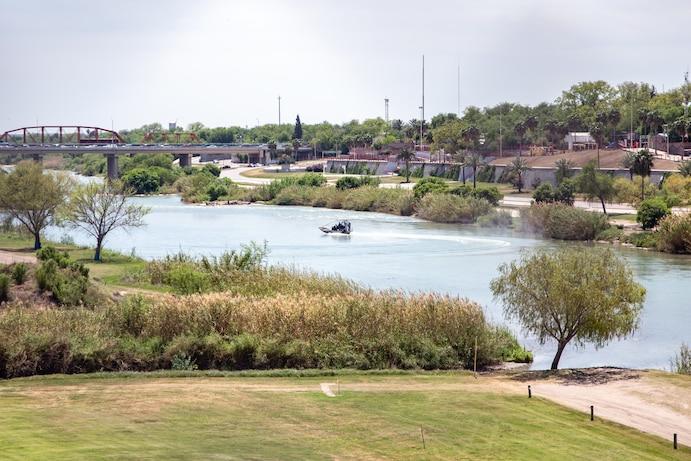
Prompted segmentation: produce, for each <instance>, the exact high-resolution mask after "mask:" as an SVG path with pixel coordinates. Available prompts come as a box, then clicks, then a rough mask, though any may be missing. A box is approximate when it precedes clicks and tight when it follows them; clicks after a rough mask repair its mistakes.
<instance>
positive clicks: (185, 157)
mask: <svg viewBox="0 0 691 461" xmlns="http://www.w3.org/2000/svg"><path fill="white" fill-rule="evenodd" d="M178 158H179V159H180V167H182V168H185V167H187V166H192V154H180V155H179V156H178Z"/></svg>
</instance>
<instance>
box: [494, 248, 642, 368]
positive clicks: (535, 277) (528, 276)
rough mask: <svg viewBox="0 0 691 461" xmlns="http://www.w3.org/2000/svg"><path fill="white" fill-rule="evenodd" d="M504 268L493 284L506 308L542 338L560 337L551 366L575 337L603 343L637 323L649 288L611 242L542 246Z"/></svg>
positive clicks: (578, 340)
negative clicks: (550, 248) (602, 245)
mask: <svg viewBox="0 0 691 461" xmlns="http://www.w3.org/2000/svg"><path fill="white" fill-rule="evenodd" d="M499 273H500V275H499V277H497V278H495V279H494V280H492V282H491V285H490V287H491V290H492V294H493V295H494V297H495V299H498V300H500V301H501V302H502V304H503V305H504V314H505V315H506V316H507V317H509V318H511V319H515V320H517V321H518V322H519V323H520V324H521V326H522V327H523V329H524V330H525V331H527V332H528V333H531V334H533V335H535V336H537V339H538V341H539V342H540V344H544V343H545V342H547V341H548V340H550V339H553V340H554V341H556V343H557V351H556V354H555V356H554V360H552V366H551V369H552V370H556V369H557V368H558V367H559V361H560V359H561V356H562V353H563V352H564V349H565V347H566V345H567V344H569V343H570V342H571V341H574V342H575V343H576V345H578V346H583V345H585V344H586V343H593V344H595V347H596V348H599V347H602V346H604V345H605V344H607V343H608V342H609V341H610V340H612V339H614V338H625V337H626V336H628V335H630V334H632V333H633V332H634V331H635V330H636V328H637V327H638V321H639V317H640V312H641V310H642V308H643V301H644V300H645V288H643V287H642V286H641V285H639V284H638V283H636V282H635V281H634V278H633V275H632V274H631V270H630V269H629V268H628V267H627V266H626V264H625V263H624V262H623V261H622V260H621V259H620V258H619V257H617V256H616V254H615V253H614V252H613V251H612V250H611V249H609V248H606V249H602V248H587V247H579V248H562V249H559V250H556V251H553V252H549V251H547V250H537V251H535V252H533V253H524V254H523V255H522V257H521V259H520V261H519V262H516V261H513V262H511V263H510V264H502V265H501V266H500V267H499Z"/></svg>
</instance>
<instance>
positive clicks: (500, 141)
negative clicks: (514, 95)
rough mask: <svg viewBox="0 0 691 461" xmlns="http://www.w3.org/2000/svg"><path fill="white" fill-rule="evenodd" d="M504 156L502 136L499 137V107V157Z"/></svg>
mask: <svg viewBox="0 0 691 461" xmlns="http://www.w3.org/2000/svg"><path fill="white" fill-rule="evenodd" d="M503 156H504V151H503V146H502V138H501V109H500V110H499V157H503Z"/></svg>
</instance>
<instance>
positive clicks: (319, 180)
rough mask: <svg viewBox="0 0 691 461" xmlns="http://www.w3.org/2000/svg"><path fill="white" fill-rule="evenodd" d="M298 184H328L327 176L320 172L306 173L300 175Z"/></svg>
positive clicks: (316, 185)
mask: <svg viewBox="0 0 691 461" xmlns="http://www.w3.org/2000/svg"><path fill="white" fill-rule="evenodd" d="M297 184H298V185H300V186H308V187H320V186H323V185H324V184H326V178H325V177H324V175H323V174H319V173H305V174H303V175H302V176H300V177H298V179H297Z"/></svg>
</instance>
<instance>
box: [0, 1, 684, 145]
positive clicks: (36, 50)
mask: <svg viewBox="0 0 691 461" xmlns="http://www.w3.org/2000/svg"><path fill="white" fill-rule="evenodd" d="M0 11H1V13H0V14H1V17H2V22H1V25H0V56H1V58H0V62H1V63H2V64H1V65H0V84H1V87H2V90H3V91H2V100H1V102H0V108H1V109H0V132H2V131H5V130H7V129H12V128H17V127H20V126H26V125H34V124H35V123H36V122H37V121H38V122H39V124H64V125H68V124H83V125H98V126H103V127H110V126H111V123H113V124H114V127H115V128H116V129H123V128H131V127H137V126H140V125H142V124H144V123H151V122H161V123H164V124H165V123H168V122H171V121H176V120H177V122H178V123H179V124H183V125H186V124H188V123H190V122H194V121H201V122H202V123H204V124H205V125H207V126H218V125H231V124H232V125H242V126H245V125H248V126H250V127H251V126H254V125H256V124H257V123H260V124H263V123H275V122H276V121H277V119H278V110H277V96H278V95H279V94H280V95H281V97H282V119H283V121H284V122H288V121H289V122H292V121H293V120H294V119H295V115H296V114H300V118H301V119H302V120H303V122H305V123H315V122H319V121H322V120H329V121H332V122H344V121H347V120H351V119H364V118H370V117H377V116H381V117H383V116H384V98H385V97H388V98H389V99H390V117H391V118H401V119H403V120H408V119H411V118H416V117H419V113H420V111H419V109H418V107H419V106H420V103H421V69H420V68H421V60H422V55H423V54H424V55H425V82H426V91H425V113H426V118H427V119H429V118H431V115H434V114H436V113H439V112H456V110H457V66H458V65H459V64H460V66H461V106H462V107H465V106H468V105H477V106H485V105H492V104H496V103H498V102H502V101H512V102H520V103H528V104H534V103H538V102H541V101H553V100H554V99H555V98H556V97H558V96H559V95H560V92H561V90H563V89H565V88H567V87H569V86H570V85H571V84H573V83H575V82H578V81H583V80H597V79H604V80H607V81H609V82H611V83H619V82H622V81H625V80H633V81H646V82H650V83H652V84H654V85H656V87H658V88H659V89H660V90H661V89H662V88H663V87H665V88H670V87H673V86H678V85H679V84H680V83H681V82H682V79H683V73H684V71H686V70H687V68H688V66H689V64H690V63H691V27H690V26H689V22H688V21H689V18H691V1H689V0H659V1H656V2H650V1H644V0H640V1H639V0H626V1H616V0H614V1H613V0H607V1H605V0H581V1H557V0H482V1H477V0H473V1H460V0H458V1H450V0H448V1H434V0H427V1H416V2H414V1H408V0H397V1H374V0H349V1H342V2H335V1H316V0H315V1H311V0H303V1H301V0H283V1H270V0H266V1H261V0H254V1H249V0H247V1H220V0H219V1H211V0H209V1H205V0H198V1H182V0H165V1H164V0H160V1H137V0H124V1H123V0H118V1H99V0H89V1H81V0H74V1H70V0H53V1H50V0H45V1H43V2H40V1H34V0H0ZM111 121H112V122H111Z"/></svg>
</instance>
